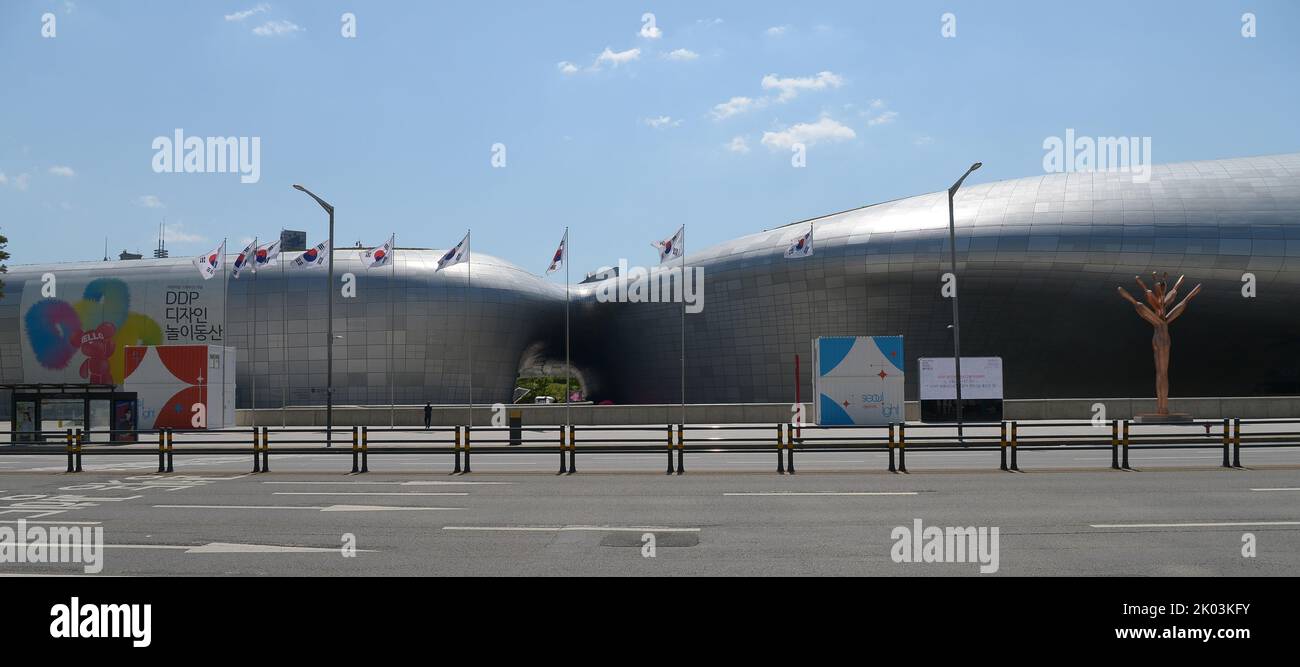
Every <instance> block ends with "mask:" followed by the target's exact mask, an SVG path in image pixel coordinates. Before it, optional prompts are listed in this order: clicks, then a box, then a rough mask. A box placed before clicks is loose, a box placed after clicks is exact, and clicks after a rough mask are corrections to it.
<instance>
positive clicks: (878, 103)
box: [871, 99, 885, 109]
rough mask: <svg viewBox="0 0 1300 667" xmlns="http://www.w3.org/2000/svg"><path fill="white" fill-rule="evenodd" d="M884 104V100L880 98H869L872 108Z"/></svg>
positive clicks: (877, 107)
mask: <svg viewBox="0 0 1300 667" xmlns="http://www.w3.org/2000/svg"><path fill="white" fill-rule="evenodd" d="M884 106H885V101H884V100H881V99H875V100H871V108H872V109H881V108H883V107H884Z"/></svg>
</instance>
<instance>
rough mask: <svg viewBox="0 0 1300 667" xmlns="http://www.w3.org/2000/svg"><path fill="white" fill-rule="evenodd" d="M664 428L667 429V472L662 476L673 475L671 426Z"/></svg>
mask: <svg viewBox="0 0 1300 667" xmlns="http://www.w3.org/2000/svg"><path fill="white" fill-rule="evenodd" d="M666 428H667V429H668V435H667V436H666V442H667V443H668V472H665V473H664V474H665V475H671V474H673V425H672V424H669V425H668V426H667V427H666Z"/></svg>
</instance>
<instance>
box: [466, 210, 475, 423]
mask: <svg viewBox="0 0 1300 667" xmlns="http://www.w3.org/2000/svg"><path fill="white" fill-rule="evenodd" d="M472 234H473V230H468V229H467V230H465V255H466V257H465V320H464V326H465V344H466V346H468V348H469V352H468V355H469V425H470V426H471V427H473V426H474V341H473V340H471V339H470V336H469V318H470V312H471V311H470V305H471V304H470V298H471V295H472V294H473V293H474V242H473V240H471V239H470V236H471V235H472Z"/></svg>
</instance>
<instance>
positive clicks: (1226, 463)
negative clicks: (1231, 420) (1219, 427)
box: [1223, 417, 1232, 468]
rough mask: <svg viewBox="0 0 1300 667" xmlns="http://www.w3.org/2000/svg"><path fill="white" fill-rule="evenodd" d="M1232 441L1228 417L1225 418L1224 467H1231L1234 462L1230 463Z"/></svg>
mask: <svg viewBox="0 0 1300 667" xmlns="http://www.w3.org/2000/svg"><path fill="white" fill-rule="evenodd" d="M1231 443H1232V437H1231V436H1229V435H1228V418H1227V417H1224V418H1223V467H1225V468H1231V467H1232V464H1230V463H1228V445H1229V444H1231Z"/></svg>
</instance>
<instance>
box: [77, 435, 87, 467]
mask: <svg viewBox="0 0 1300 667" xmlns="http://www.w3.org/2000/svg"><path fill="white" fill-rule="evenodd" d="M85 446H86V432H85V431H82V430H81V429H77V469H76V470H75V471H74V472H81V450H82V449H83V448H84V447H85Z"/></svg>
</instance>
